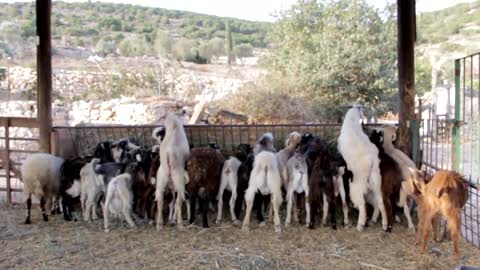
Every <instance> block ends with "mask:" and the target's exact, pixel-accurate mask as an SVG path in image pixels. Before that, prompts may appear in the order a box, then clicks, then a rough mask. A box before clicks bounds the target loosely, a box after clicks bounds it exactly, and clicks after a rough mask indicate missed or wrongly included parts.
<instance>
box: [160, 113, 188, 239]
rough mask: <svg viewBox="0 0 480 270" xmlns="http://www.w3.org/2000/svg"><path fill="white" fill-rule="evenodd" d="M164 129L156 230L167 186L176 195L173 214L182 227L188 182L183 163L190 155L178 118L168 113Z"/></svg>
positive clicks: (161, 218) (161, 146) (161, 145)
mask: <svg viewBox="0 0 480 270" xmlns="http://www.w3.org/2000/svg"><path fill="white" fill-rule="evenodd" d="M165 129H166V130H165V137H164V139H163V141H162V143H161V144H160V161H161V163H160V167H159V168H158V171H157V177H156V186H157V187H156V192H155V196H156V200H157V209H158V210H157V218H156V221H157V222H156V223H157V226H156V227H157V230H159V229H161V227H162V226H163V214H162V209H163V199H164V191H165V189H166V187H167V184H168V185H169V189H170V190H174V191H175V192H176V193H177V199H176V202H175V212H176V215H177V221H178V226H179V227H183V224H182V210H181V206H182V202H183V201H184V200H185V184H186V183H187V182H188V175H187V173H186V171H185V162H186V161H187V158H188V156H189V154H190V148H189V144H188V140H187V136H186V134H185V130H184V129H183V124H182V122H181V121H180V119H179V118H178V117H176V116H175V115H174V114H172V113H169V114H168V115H167V118H166V119H165Z"/></svg>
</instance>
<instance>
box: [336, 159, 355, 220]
mask: <svg viewBox="0 0 480 270" xmlns="http://www.w3.org/2000/svg"><path fill="white" fill-rule="evenodd" d="M333 159H334V160H335V161H336V162H337V175H336V177H334V194H335V197H337V198H338V195H340V199H341V201H342V210H343V225H345V226H346V225H348V224H349V223H350V221H349V218H348V210H349V209H348V202H347V199H349V197H347V196H348V193H349V184H350V180H351V179H352V178H353V174H352V172H351V171H350V170H349V169H348V167H347V163H346V162H345V160H344V159H343V157H342V155H341V154H340V153H338V152H337V153H336V154H334V156H333Z"/></svg>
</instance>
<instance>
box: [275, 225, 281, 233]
mask: <svg viewBox="0 0 480 270" xmlns="http://www.w3.org/2000/svg"><path fill="white" fill-rule="evenodd" d="M275 232H276V233H281V232H282V227H281V226H280V225H275Z"/></svg>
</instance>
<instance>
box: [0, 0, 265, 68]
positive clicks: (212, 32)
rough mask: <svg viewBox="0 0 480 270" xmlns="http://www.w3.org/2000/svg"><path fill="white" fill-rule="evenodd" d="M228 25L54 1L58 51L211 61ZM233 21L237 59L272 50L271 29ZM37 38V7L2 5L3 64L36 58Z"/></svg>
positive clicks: (181, 14)
mask: <svg viewBox="0 0 480 270" xmlns="http://www.w3.org/2000/svg"><path fill="white" fill-rule="evenodd" d="M226 20H227V18H222V17H216V16H210V15H204V14H197V13H192V12H185V11H176V10H167V9H162V8H150V7H142V6H135V5H126V4H110V3H98V2H96V3H65V2H58V1H55V2H53V11H52V39H53V45H54V47H83V48H87V49H92V50H95V51H96V52H97V53H100V54H103V55H121V56H143V55H171V56H173V57H175V58H177V59H179V60H186V58H189V57H190V58H193V57H195V55H199V56H200V57H203V58H206V59H207V60H208V59H209V58H211V57H212V56H218V55H222V54H224V50H225V46H224V40H225V23H226ZM228 21H229V25H230V29H231V31H232V34H233V41H234V44H235V45H236V48H235V47H234V50H235V51H236V52H237V54H241V53H244V54H245V50H247V52H246V54H251V51H252V49H253V48H264V47H265V46H266V45H267V44H268V41H267V38H266V33H267V30H268V27H269V23H265V22H252V21H245V20H239V19H234V18H228ZM34 36H35V6H34V5H33V4H32V3H15V4H4V3H0V59H1V58H5V57H7V56H10V57H12V58H22V57H29V56H31V55H32V52H31V51H32V48H33V47H34V40H35V39H34ZM245 47H246V48H247V49H245Z"/></svg>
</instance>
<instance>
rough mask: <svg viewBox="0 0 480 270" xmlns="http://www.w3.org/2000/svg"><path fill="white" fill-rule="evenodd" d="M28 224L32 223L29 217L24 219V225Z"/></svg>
mask: <svg viewBox="0 0 480 270" xmlns="http://www.w3.org/2000/svg"><path fill="white" fill-rule="evenodd" d="M28 224H32V222H31V221H30V218H29V217H28V218H27V219H26V220H25V225H28Z"/></svg>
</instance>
